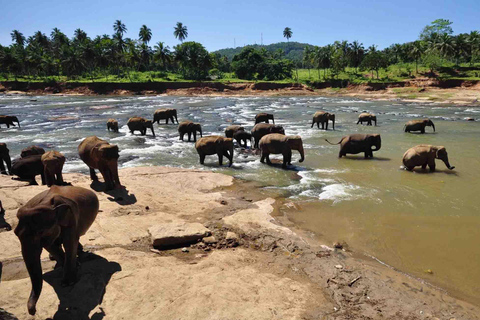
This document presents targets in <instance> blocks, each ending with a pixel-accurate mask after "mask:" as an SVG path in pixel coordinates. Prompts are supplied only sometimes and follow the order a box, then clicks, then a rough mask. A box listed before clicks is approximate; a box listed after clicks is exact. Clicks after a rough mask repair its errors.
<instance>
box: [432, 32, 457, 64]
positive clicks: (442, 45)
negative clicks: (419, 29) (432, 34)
mask: <svg viewBox="0 0 480 320" xmlns="http://www.w3.org/2000/svg"><path fill="white" fill-rule="evenodd" d="M434 48H435V49H436V50H437V51H438V52H439V53H440V54H441V55H442V56H443V57H444V58H447V59H448V58H449V57H451V56H453V55H454V53H455V47H454V44H453V40H452V37H451V36H450V35H449V34H446V33H443V34H440V35H439V37H438V40H437V42H436V43H435V47H434Z"/></svg>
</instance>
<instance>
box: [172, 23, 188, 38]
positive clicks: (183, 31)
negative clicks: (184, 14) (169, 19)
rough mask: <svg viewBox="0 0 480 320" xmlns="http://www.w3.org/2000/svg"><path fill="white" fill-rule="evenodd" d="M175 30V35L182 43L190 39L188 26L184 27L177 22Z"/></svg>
mask: <svg viewBox="0 0 480 320" xmlns="http://www.w3.org/2000/svg"><path fill="white" fill-rule="evenodd" d="M173 29H175V31H173V35H174V36H175V38H177V39H178V40H180V42H183V40H185V39H186V38H187V37H188V31H187V26H184V25H183V23H181V22H177V25H176V26H175V27H174V28H173Z"/></svg>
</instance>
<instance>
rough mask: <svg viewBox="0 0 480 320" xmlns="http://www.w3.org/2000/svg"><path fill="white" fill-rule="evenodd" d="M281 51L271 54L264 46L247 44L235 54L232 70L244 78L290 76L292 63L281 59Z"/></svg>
mask: <svg viewBox="0 0 480 320" xmlns="http://www.w3.org/2000/svg"><path fill="white" fill-rule="evenodd" d="M282 57H283V52H278V53H277V54H271V53H269V52H268V51H267V50H265V49H264V48H262V49H255V48H254V47H251V46H248V47H245V48H243V50H242V52H240V53H239V54H237V55H235V56H234V57H233V60H232V70H233V71H234V72H235V74H236V75H237V77H238V78H239V79H246V80H255V79H256V80H283V79H285V78H291V77H292V68H293V63H292V62H291V61H290V60H287V59H282Z"/></svg>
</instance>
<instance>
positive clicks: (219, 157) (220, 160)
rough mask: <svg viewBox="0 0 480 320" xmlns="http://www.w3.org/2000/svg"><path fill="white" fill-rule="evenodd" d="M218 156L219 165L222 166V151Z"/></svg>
mask: <svg viewBox="0 0 480 320" xmlns="http://www.w3.org/2000/svg"><path fill="white" fill-rule="evenodd" d="M217 155H218V165H220V166H221V165H222V164H223V152H222V151H220V152H217Z"/></svg>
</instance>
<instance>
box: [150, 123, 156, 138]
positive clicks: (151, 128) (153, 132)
mask: <svg viewBox="0 0 480 320" xmlns="http://www.w3.org/2000/svg"><path fill="white" fill-rule="evenodd" d="M150 130H152V135H153V136H154V137H155V131H154V130H153V125H152V126H151V127H150Z"/></svg>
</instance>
